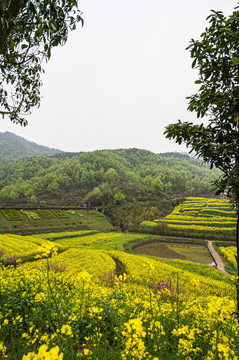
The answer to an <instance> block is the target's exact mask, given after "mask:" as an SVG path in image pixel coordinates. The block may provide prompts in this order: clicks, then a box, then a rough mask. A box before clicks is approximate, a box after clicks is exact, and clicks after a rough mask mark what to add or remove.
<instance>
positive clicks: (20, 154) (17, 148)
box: [0, 131, 60, 160]
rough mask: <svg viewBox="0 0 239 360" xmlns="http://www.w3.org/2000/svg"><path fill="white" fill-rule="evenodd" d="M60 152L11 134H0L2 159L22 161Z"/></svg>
mask: <svg viewBox="0 0 239 360" xmlns="http://www.w3.org/2000/svg"><path fill="white" fill-rule="evenodd" d="M57 153H60V150H56V149H50V148H49V147H47V146H42V145H37V144H35V143H34V142H31V141H28V140H25V139H24V138H22V137H21V136H17V135H15V134H13V133H10V132H8V131H7V132H5V133H0V159H2V160H9V159H20V158H24V157H28V156H35V155H45V156H48V155H53V154H57Z"/></svg>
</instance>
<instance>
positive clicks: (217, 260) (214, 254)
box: [207, 241, 230, 275]
mask: <svg viewBox="0 0 239 360" xmlns="http://www.w3.org/2000/svg"><path fill="white" fill-rule="evenodd" d="M207 246H208V250H209V251H210V253H211V255H212V257H213V259H214V261H215V263H216V265H217V268H218V270H219V271H221V272H223V273H224V274H226V275H230V274H229V273H228V272H227V271H226V270H225V266H224V263H223V261H222V259H221V257H220V256H219V255H218V253H217V252H216V250H215V249H214V247H213V246H212V241H208V243H207Z"/></svg>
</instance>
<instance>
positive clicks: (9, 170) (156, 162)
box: [0, 149, 219, 229]
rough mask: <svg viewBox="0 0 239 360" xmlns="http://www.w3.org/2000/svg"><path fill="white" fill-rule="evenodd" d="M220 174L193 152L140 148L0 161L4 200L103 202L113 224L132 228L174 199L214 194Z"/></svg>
mask: <svg viewBox="0 0 239 360" xmlns="http://www.w3.org/2000/svg"><path fill="white" fill-rule="evenodd" d="M113 169H115V171H113ZM116 173H117V174H116ZM106 174H107V175H106ZM217 174H219V173H218V172H216V171H214V170H213V171H212V172H210V170H209V168H208V167H207V166H205V165H202V162H201V161H199V160H196V159H193V158H190V157H189V156H185V155H180V154H178V155H177V156H176V155H174V154H168V155H165V154H164V155H156V154H153V153H151V152H149V151H146V150H137V149H128V150H102V151H94V152H88V153H82V154H75V155H74V156H73V155H71V156H70V157H68V156H65V157H63V156H62V155H61V156H60V155H59V156H58V155H56V156H54V157H44V156H36V157H35V156H34V157H30V158H29V157H28V158H25V159H21V160H18V161H11V162H8V163H5V164H2V167H1V172H0V203H1V204H4V205H5V204H9V203H11V204H17V206H19V203H20V204H21V205H20V206H21V207H23V205H24V204H25V206H24V207H26V204H29V203H31V201H32V197H33V196H35V200H37V203H38V204H39V203H42V202H43V201H44V203H45V204H46V205H49V204H50V205H55V206H59V205H69V206H75V205H77V206H79V205H83V204H88V205H91V206H94V207H97V206H103V207H104V208H105V212H106V214H107V216H109V217H110V219H111V221H112V223H113V225H115V226H117V227H120V228H121V229H126V228H128V229H129V228H131V229H132V228H136V227H137V226H138V224H139V223H140V222H142V221H143V220H152V219H154V218H159V217H163V216H165V215H167V214H168V213H170V212H171V211H172V209H173V206H174V203H173V202H172V200H174V199H175V198H176V199H177V198H182V196H185V195H187V196H198V195H201V196H212V192H211V185H210V182H211V181H213V180H215V178H216V177H217ZM162 184H163V185H162Z"/></svg>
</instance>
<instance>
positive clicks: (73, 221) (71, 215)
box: [0, 209, 112, 234]
mask: <svg viewBox="0 0 239 360" xmlns="http://www.w3.org/2000/svg"><path fill="white" fill-rule="evenodd" d="M111 228H112V226H111V224H110V223H109V221H108V220H107V218H106V217H105V216H104V215H103V214H101V213H100V212H98V211H96V210H62V209H36V210H26V209H24V210H15V209H0V233H9V232H14V233H16V234H26V233H28V234H31V233H37V232H38V233H39V232H42V231H46V232H49V231H51V230H54V231H56V230H57V229H58V230H59V231H63V230H67V229H94V230H100V231H105V230H109V229H111Z"/></svg>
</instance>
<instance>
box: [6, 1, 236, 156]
mask: <svg viewBox="0 0 239 360" xmlns="http://www.w3.org/2000/svg"><path fill="white" fill-rule="evenodd" d="M236 5H237V2H236V1H234V0H200V1H192V0H181V1H178V0H171V1H162V0H101V1H99V0H81V1H79V8H80V10H81V11H82V12H83V18H84V21H85V25H84V27H83V28H81V27H80V26H78V28H77V30H75V31H73V32H72V33H70V35H69V40H68V42H67V44H66V45H65V46H64V47H58V48H56V49H54V50H53V55H52V58H51V60H50V61H49V62H48V63H47V64H46V66H45V70H46V73H45V75H44V76H43V78H42V80H43V86H42V91H41V94H42V102H41V106H40V108H39V109H34V110H33V112H32V114H31V115H29V116H28V117H27V120H28V126H27V127H25V128H23V127H21V126H19V125H14V124H11V123H10V121H9V120H8V119H7V118H5V119H4V120H3V119H0V122H1V127H0V131H1V132H4V131H11V132H14V133H15V134H17V135H20V136H22V137H24V138H25V139H27V140H30V141H34V142H36V143H38V144H40V145H45V146H49V147H53V148H58V149H61V150H64V151H91V150H96V149H119V148H132V147H136V148H139V149H147V150H150V151H153V152H155V153H160V152H166V151H184V150H185V148H184V146H178V145H176V144H175V143H174V142H173V141H169V140H166V139H165V137H164V135H163V132H164V129H165V126H167V125H168V124H170V123H175V122H177V120H178V119H181V120H182V121H198V120H196V116H195V115H194V114H193V113H190V112H188V111H187V103H188V100H186V96H190V95H191V94H193V93H195V92H196V91H197V85H195V84H194V81H195V80H196V79H197V70H192V68H191V62H192V61H191V58H190V54H189V52H188V51H186V50H185V48H186V47H187V46H188V44H189V41H190V40H191V38H194V39H199V37H200V34H201V33H202V32H203V31H204V29H205V27H206V25H207V22H206V17H207V16H208V15H209V14H210V10H211V9H214V10H221V11H223V12H224V13H225V14H226V15H229V14H231V13H232V12H233V9H234V7H235V6H236Z"/></svg>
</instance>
